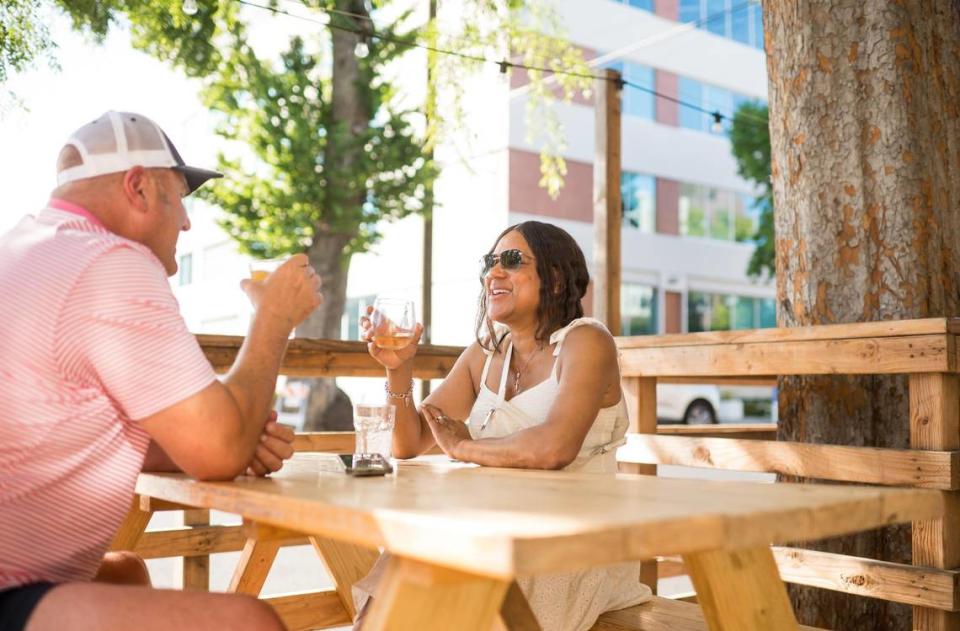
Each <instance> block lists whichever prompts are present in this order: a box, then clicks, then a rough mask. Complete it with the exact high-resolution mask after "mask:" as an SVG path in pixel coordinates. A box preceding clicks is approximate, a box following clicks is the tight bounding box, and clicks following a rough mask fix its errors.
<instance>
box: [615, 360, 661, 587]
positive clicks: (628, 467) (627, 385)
mask: <svg viewBox="0 0 960 631" xmlns="http://www.w3.org/2000/svg"><path fill="white" fill-rule="evenodd" d="M622 387H623V391H624V396H625V397H626V401H627V410H628V413H629V417H630V427H629V428H628V429H629V430H630V431H633V432H641V433H645V434H655V433H656V432H657V380H656V379H650V378H638V377H628V378H626V379H623V382H622ZM618 453H619V452H618ZM617 468H618V470H619V471H621V472H622V473H636V474H641V475H657V466H656V464H639V463H634V462H628V461H624V460H619V459H618V461H617ZM639 580H640V582H641V583H643V584H644V585H646V586H647V587H649V588H650V589H651V590H652V591H653V593H654V594H656V593H657V586H658V583H659V581H658V576H657V562H656V560H651V559H646V560H643V561H641V562H640V577H639Z"/></svg>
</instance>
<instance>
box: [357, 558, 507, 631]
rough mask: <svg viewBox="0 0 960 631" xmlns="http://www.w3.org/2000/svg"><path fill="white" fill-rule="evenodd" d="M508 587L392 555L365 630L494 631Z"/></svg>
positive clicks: (492, 580)
mask: <svg viewBox="0 0 960 631" xmlns="http://www.w3.org/2000/svg"><path fill="white" fill-rule="evenodd" d="M508 586H509V583H508V582H505V581H498V580H496V579H491V578H484V577H480V576H475V575H471V574H466V573H464V572H458V571H456V570H451V569H447V568H442V567H437V566H433V565H428V564H426V563H421V562H419V561H414V560H412V559H405V558H403V557H398V556H392V557H390V560H389V561H388V562H387V567H386V570H385V571H384V576H383V582H382V583H381V587H380V593H379V594H378V595H377V597H376V598H374V599H373V605H372V606H371V608H370V613H369V614H368V616H369V617H368V618H367V619H366V621H365V622H364V625H363V628H364V629H377V630H381V629H382V630H384V631H408V630H410V629H417V630H418V631H449V630H450V629H458V630H462V631H489V629H490V627H491V625H492V624H493V622H494V619H495V618H496V615H497V612H498V611H499V610H500V603H501V602H502V601H503V597H504V595H505V594H506V593H507V588H508Z"/></svg>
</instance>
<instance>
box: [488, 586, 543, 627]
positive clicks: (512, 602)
mask: <svg viewBox="0 0 960 631" xmlns="http://www.w3.org/2000/svg"><path fill="white" fill-rule="evenodd" d="M494 631H542V629H541V628H540V623H539V622H537V617H536V616H535V615H534V613H533V610H532V609H530V603H528V602H527V598H526V596H524V595H523V592H522V591H520V586H519V585H517V582H516V581H511V582H510V587H508V588H507V593H506V595H505V596H504V598H503V603H502V604H501V605H500V616H499V619H498V620H497V624H495V625H494Z"/></svg>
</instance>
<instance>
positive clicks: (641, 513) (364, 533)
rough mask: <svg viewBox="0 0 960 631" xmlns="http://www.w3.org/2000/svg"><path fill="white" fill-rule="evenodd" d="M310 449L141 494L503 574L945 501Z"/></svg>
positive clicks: (744, 544) (161, 478) (928, 514)
mask: <svg viewBox="0 0 960 631" xmlns="http://www.w3.org/2000/svg"><path fill="white" fill-rule="evenodd" d="M334 458H335V456H332V455H331V454H317V453H312V454H297V455H296V456H295V457H294V458H293V459H292V460H291V461H289V462H288V463H287V464H286V465H285V466H284V468H283V470H282V471H280V472H279V473H277V474H274V475H273V476H272V477H270V478H248V477H240V478H237V479H236V480H234V481H231V482H200V481H197V480H194V479H191V478H189V477H187V476H185V475H182V474H155V473H145V474H141V475H140V478H139V480H138V484H137V492H138V493H140V494H142V495H146V496H149V497H153V498H157V499H162V500H167V501H172V502H178V503H182V504H187V505H191V506H196V507H199V508H212V509H217V510H223V511H226V512H231V513H236V514H240V515H243V516H244V517H245V518H248V519H250V520H253V521H257V522H261V523H266V524H270V525H274V526H278V527H283V528H287V529H290V530H294V531H298V532H303V533H308V534H317V535H324V536H327V537H330V538H333V539H338V540H341V541H346V542H350V543H355V544H359V545H364V546H368V547H374V546H383V547H385V548H387V549H388V550H390V551H392V552H395V553H397V554H401V555H404V556H408V557H412V558H415V559H420V560H424V561H428V562H430V563H435V564H438V565H445V566H448V567H453V568H458V569H463V570H466V571H470V572H472V573H475V574H482V575H487V576H492V577H499V578H512V577H514V576H523V575H532V574H539V573H544V572H552V571H561V570H573V569H582V568H586V567H591V566H595V565H602V564H605V563H614V562H618V561H626V560H637V559H646V558H652V557H654V556H656V555H662V554H685V553H693V552H701V551H707V550H723V549H727V550H729V549H739V548H749V547H755V546H764V545H767V544H770V543H788V542H793V541H800V540H812V539H818V538H823V537H829V536H835V535H840V534H844V533H848V532H853V531H860V530H867V529H870V528H875V527H877V526H881V525H884V524H889V523H899V522H906V521H911V520H918V519H928V518H933V517H937V516H939V515H941V514H942V512H943V498H942V495H941V494H940V493H939V492H936V491H926V490H915V489H898V488H875V487H853V486H823V485H793V484H777V485H773V484H762V483H750V482H716V481H704V480H679V479H665V478H657V477H647V476H636V475H627V474H619V475H617V476H615V477H612V476H607V475H597V474H577V473H568V472H548V471H518V470H510V469H496V468H486V467H475V466H471V465H462V464H457V463H450V462H449V461H448V460H446V458H445V457H444V456H425V457H421V458H418V459H415V460H413V461H400V462H399V465H398V467H397V473H396V474H394V475H391V476H388V477H381V478H354V477H351V476H347V475H345V474H343V473H341V472H339V471H338V470H337V463H336V462H335V461H334V460H333V459H334Z"/></svg>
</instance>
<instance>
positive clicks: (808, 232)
mask: <svg viewBox="0 0 960 631" xmlns="http://www.w3.org/2000/svg"><path fill="white" fill-rule="evenodd" d="M763 8H764V22H765V28H766V50H767V70H768V79H769V93H770V138H771V146H772V156H773V165H772V171H773V173H772V181H773V194H774V200H775V209H776V211H775V223H776V244H777V254H776V256H777V260H776V264H777V302H778V313H777V321H778V325H779V326H782V327H793V326H803V325H811V324H830V323H841V322H860V321H873V320H890V319H906V318H920V317H932V316H956V315H958V313H960V309H958V307H960V296H958V289H960V259H958V257H960V252H958V247H960V216H958V212H957V211H958V208H960V116H958V104H960V3H958V2H957V0H937V1H932V2H931V1H926V0H900V1H897V2H891V1H888V0H817V1H814V0H809V1H802V2H798V1H796V0H764V1H763ZM907 419H908V399H907V391H906V382H905V379H903V378H884V377H863V378H847V377H837V378H833V377H829V378H828V377H825V378H801V377H790V378H782V379H781V381H780V426H779V438H780V439H781V440H794V441H808V442H817V443H837V444H849V445H871V446H881V447H898V448H904V447H906V446H907V445H908V442H909V423H908V420H907ZM820 547H822V548H823V549H826V550H831V551H837V552H843V553H848V554H855V555H860V556H867V557H873V558H881V559H887V560H891V561H898V562H909V560H910V556H911V554H910V536H909V528H893V529H885V530H881V531H874V532H871V533H866V534H862V535H858V536H856V537H849V538H843V539H838V540H831V541H828V542H823V545H822V546H820ZM791 595H792V598H793V601H794V606H795V608H796V610H797V615H798V618H799V619H800V621H801V622H803V623H805V624H811V625H816V626H825V627H829V628H836V629H909V628H911V622H910V620H911V612H910V609H909V608H908V607H905V606H900V605H893V604H891V603H887V602H885V601H880V600H872V599H867V598H857V597H853V596H846V595H843V594H838V593H836V592H829V591H826V590H813V589H809V588H797V587H794V588H792V589H791ZM951 628H952V627H951Z"/></svg>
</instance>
